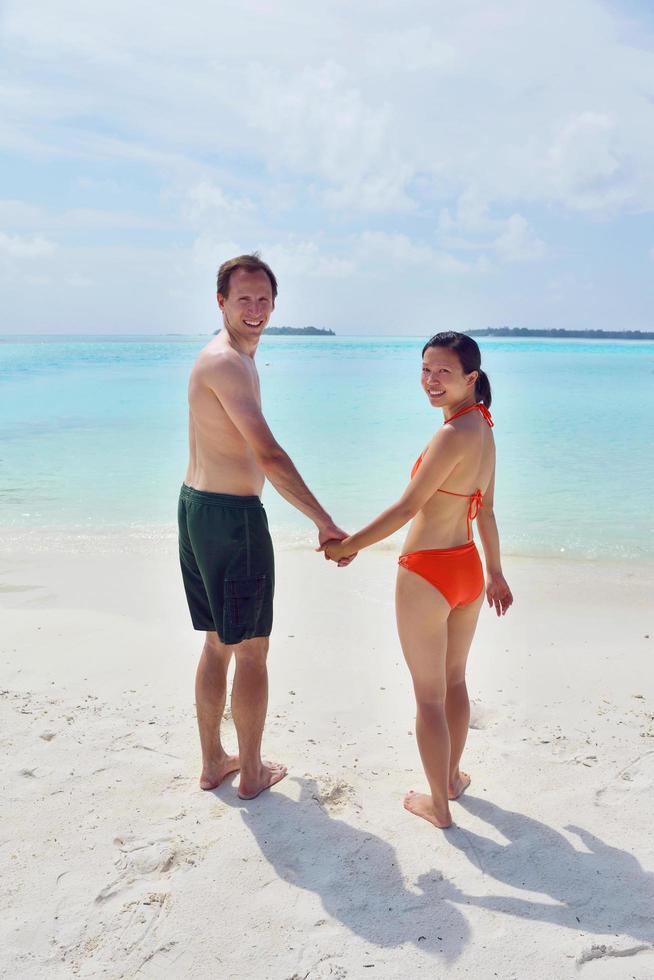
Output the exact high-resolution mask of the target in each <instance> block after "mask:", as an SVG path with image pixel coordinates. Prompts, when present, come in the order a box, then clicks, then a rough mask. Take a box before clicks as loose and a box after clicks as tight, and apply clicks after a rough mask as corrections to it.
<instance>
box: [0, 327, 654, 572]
mask: <svg viewBox="0 0 654 980" xmlns="http://www.w3.org/2000/svg"><path fill="white" fill-rule="evenodd" d="M207 339H208V338H206V337H199V336H198V337H181V336H174V337H128V338H125V337H83V336H70V337H49V338H48V337H28V338H17V337H4V338H0V502H1V506H0V527H3V528H4V529H5V530H8V529H13V531H15V532H17V533H18V532H23V531H24V530H28V531H30V532H31V533H32V534H33V535H34V534H36V535H38V534H39V533H40V532H41V531H45V530H46V529H47V530H52V529H57V530H59V531H63V532H69V531H70V532H72V531H75V532H76V533H92V532H94V531H98V530H100V531H107V532H108V531H112V530H124V529H128V530H131V531H133V532H135V531H137V530H138V531H141V532H148V531H152V532H153V533H155V532H161V533H163V532H167V531H170V533H172V529H173V526H174V522H175V513H176V504H177V494H178V490H179V485H180V483H181V481H182V478H183V475H184V471H185V467H186V439H187V410H186V381H187V376H188V372H189V370H190V368H191V365H192V364H193V361H194V358H195V356H196V353H197V351H198V350H199V349H200V348H201V347H202V346H203V345H204V343H206V341H207ZM479 342H480V346H481V348H482V355H483V363H484V367H485V369H486V371H487V373H488V374H489V376H490V379H491V383H492V385H493V409H492V410H493V415H494V418H495V423H496V425H495V430H494V431H495V437H496V442H497V450H498V473H497V485H496V513H497V516H498V521H499V525H500V531H501V535H502V543H503V550H504V551H505V552H506V553H510V554H521V555H535V556H539V555H540V556H542V555H545V556H558V557H560V556H564V557H565V556H567V557H571V558H616V559H617V558H629V557H633V558H640V559H643V558H645V559H651V558H652V557H654V521H653V518H652V513H653V510H654V508H653V504H652V494H651V491H652V488H653V487H654V453H653V452H652V448H653V441H654V440H653V438H652V437H653V435H654V424H653V422H652V419H653V418H654V343H651V344H650V343H647V342H645V343H632V342H611V341H589V342H585V341H578V340H576V341H562V340H555V341H549V340H536V339H534V340H495V339H486V338H481V339H480V341H479ZM420 350H421V339H420V338H406V337H405V338H387V337H385V338H370V337H333V338H306V339H303V338H300V337H267V338H264V339H263V341H262V342H261V345H260V347H259V351H258V353H257V363H258V366H259V373H260V376H261V384H262V396H263V403H264V410H265V413H266V416H267V418H268V421H269V423H270V425H271V428H272V430H273V432H274V433H275V435H276V436H277V439H278V441H279V442H280V443H281V444H282V446H284V448H285V449H286V450H287V451H288V452H289V453H290V455H291V457H292V459H293V460H294V462H295V463H296V465H297V467H298V469H299V470H300V472H301V473H302V476H303V477H304V479H305V480H306V482H307V483H308V484H309V486H310V487H311V489H312V490H313V491H314V493H315V494H316V496H317V497H318V498H319V499H320V500H321V502H322V503H323V504H324V505H325V506H326V508H327V509H328V510H329V511H330V512H331V513H332V515H333V517H334V519H335V520H336V521H337V522H338V523H340V524H341V525H342V526H343V527H345V528H346V529H348V530H350V529H352V530H354V529H355V528H356V527H358V526H360V525H361V524H362V523H364V522H366V521H368V520H369V519H370V518H372V517H373V516H375V515H376V514H377V513H378V512H379V511H380V510H382V509H383V508H384V507H386V506H387V505H388V504H389V503H391V502H392V501H393V500H394V499H396V498H397V497H398V496H399V495H400V493H401V492H402V490H403V488H404V486H405V484H406V481H407V479H408V474H409V471H410V468H411V465H412V463H413V461H414V459H415V457H416V456H417V455H418V453H419V452H420V451H421V450H422V449H423V448H424V446H425V444H426V442H427V440H428V439H429V437H430V435H431V433H432V432H433V431H434V430H435V428H437V427H438V426H439V425H440V424H441V419H442V416H441V413H440V412H439V411H437V410H435V409H433V408H431V407H430V406H429V404H428V403H427V401H426V398H425V396H424V394H423V392H422V390H421V388H420V384H419V381H420ZM264 502H265V505H266V509H267V511H268V515H269V519H270V523H271V526H272V529H273V532H274V535H275V537H276V539H277V541H278V542H283V541H286V542H295V543H298V544H304V543H306V544H307V545H308V544H309V543H310V542H312V541H313V538H314V532H313V526H312V525H311V524H310V523H309V522H308V521H307V520H306V518H304V517H303V516H302V515H301V514H299V513H298V512H297V511H295V510H294V509H293V508H292V507H290V506H289V505H288V504H287V503H286V502H285V501H284V500H282V499H281V498H280V497H279V496H278V495H277V494H276V493H275V491H274V490H273V489H272V488H271V487H267V488H266V491H265V493H264Z"/></svg>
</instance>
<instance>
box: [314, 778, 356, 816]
mask: <svg viewBox="0 0 654 980" xmlns="http://www.w3.org/2000/svg"><path fill="white" fill-rule="evenodd" d="M316 781H317V783H318V790H317V792H315V793H313V794H312V798H313V799H314V800H315V801H316V803H317V804H318V805H319V806H321V807H324V809H325V810H328V811H330V812H332V811H334V810H341V809H343V807H345V806H347V804H348V803H351V802H352V801H353V800H354V796H355V793H354V789H353V788H352V786H350V784H349V783H346V782H345V780H343V779H332V778H331V777H329V776H326V777H323V778H322V779H318V780H316Z"/></svg>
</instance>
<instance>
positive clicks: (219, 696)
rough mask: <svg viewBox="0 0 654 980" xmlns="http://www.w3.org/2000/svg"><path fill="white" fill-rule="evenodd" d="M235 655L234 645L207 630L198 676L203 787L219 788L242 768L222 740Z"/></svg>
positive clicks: (196, 677) (196, 691) (196, 689)
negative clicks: (233, 653)
mask: <svg viewBox="0 0 654 980" xmlns="http://www.w3.org/2000/svg"><path fill="white" fill-rule="evenodd" d="M231 656H232V648H231V647H226V646H225V645H224V644H223V643H221V642H220V640H219V639H218V634H217V633H215V632H207V635H206V640H205V641H204V647H203V650H202V656H201V657H200V662H199V664H198V669H197V673H196V675H195V707H196V711H197V716H198V728H199V729H200V745H201V746H202V775H201V776H200V787H201V788H202V789H215V788H216V786H219V785H220V783H221V782H222V781H223V779H224V778H225V776H227V775H229V773H230V772H236V770H237V769H238V768H239V763H238V756H235V755H228V754H227V753H226V752H225V750H224V748H223V746H222V742H221V741H220V724H221V722H222V720H223V712H224V710H225V696H226V693H227V668H228V667H229V661H230V659H231Z"/></svg>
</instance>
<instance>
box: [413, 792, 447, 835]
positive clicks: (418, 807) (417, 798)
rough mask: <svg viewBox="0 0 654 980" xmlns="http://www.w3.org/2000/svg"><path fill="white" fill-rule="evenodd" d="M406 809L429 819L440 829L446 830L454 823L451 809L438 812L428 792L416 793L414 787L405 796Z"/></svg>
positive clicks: (424, 818)
mask: <svg viewBox="0 0 654 980" xmlns="http://www.w3.org/2000/svg"><path fill="white" fill-rule="evenodd" d="M404 809H405V810H408V811H409V813H415V815H416V816H417V817H422V818H423V820H428V821H429V823H433V825H434V827H438V829H439V830H445V829H446V828H447V827H450V826H451V825H452V817H451V815H450V811H449V810H446V811H445V812H444V813H436V808H435V806H434V801H433V799H432V798H431V796H427V794H426V793H414V791H413V790H412V789H411V790H409V792H408V793H407V794H406V796H405V797H404Z"/></svg>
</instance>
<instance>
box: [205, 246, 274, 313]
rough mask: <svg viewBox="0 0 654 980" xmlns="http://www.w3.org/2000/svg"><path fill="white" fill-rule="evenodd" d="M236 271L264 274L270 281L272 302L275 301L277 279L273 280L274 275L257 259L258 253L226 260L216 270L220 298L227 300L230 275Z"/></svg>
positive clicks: (261, 260)
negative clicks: (242, 270)
mask: <svg viewBox="0 0 654 980" xmlns="http://www.w3.org/2000/svg"><path fill="white" fill-rule="evenodd" d="M237 269H244V270H245V272H265V273H266V275H267V276H268V278H269V279H270V285H271V287H272V295H273V302H274V301H275V299H276V298H277V279H276V278H275V273H274V272H273V271H272V269H271V268H270V266H269V265H267V264H266V263H265V262H264V261H263V259H261V258H259V253H258V252H252V254H251V255H237V256H236V258H235V259H227V261H226V262H223V264H222V265H221V267H220V268H219V269H218V276H217V280H216V285H217V291H218V292H219V293H220V294H221V296H224V297H225V299H227V296H228V294H229V280H230V279H231V277H232V273H233V272H236V270H237Z"/></svg>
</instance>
